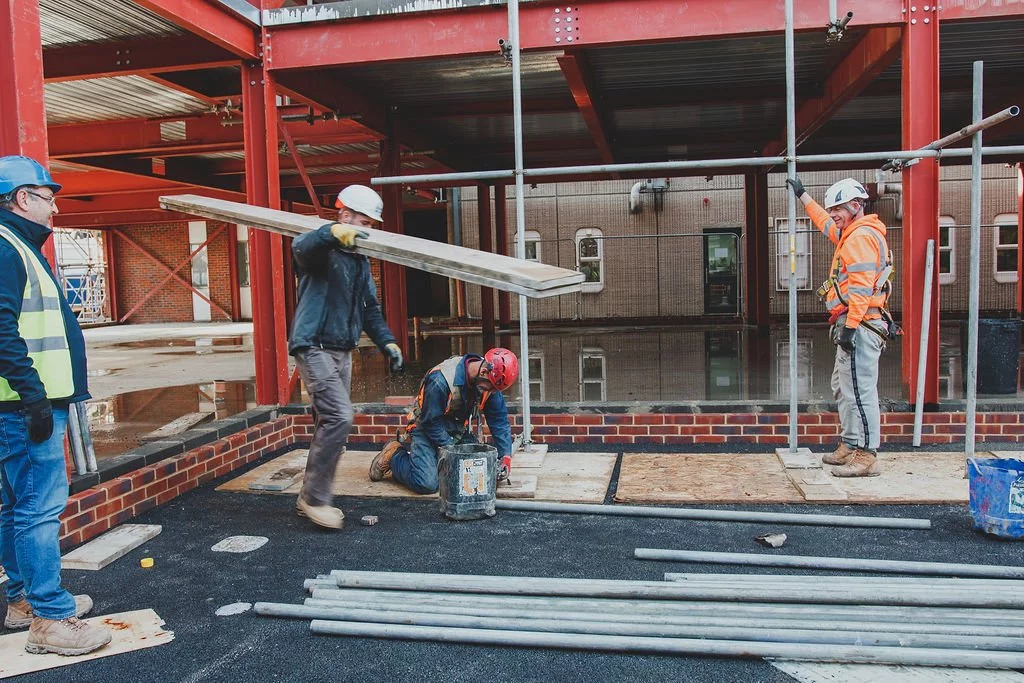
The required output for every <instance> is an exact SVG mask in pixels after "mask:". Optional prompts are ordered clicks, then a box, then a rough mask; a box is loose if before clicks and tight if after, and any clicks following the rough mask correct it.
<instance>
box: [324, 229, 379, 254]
mask: <svg viewBox="0 0 1024 683" xmlns="http://www.w3.org/2000/svg"><path fill="white" fill-rule="evenodd" d="M327 225H329V226H331V234H332V235H333V236H334V239H336V240H338V243H339V244H340V245H341V248H342V249H355V248H356V238H359V239H366V238H367V237H369V236H370V234H369V233H368V232H365V231H363V230H360V229H359V228H357V227H355V226H353V225H348V224H346V223H328V224H327Z"/></svg>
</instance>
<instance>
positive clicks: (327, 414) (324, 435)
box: [295, 348, 352, 505]
mask: <svg viewBox="0 0 1024 683" xmlns="http://www.w3.org/2000/svg"><path fill="white" fill-rule="evenodd" d="M295 364H296V365H297V366H298V368H299V373H300V374H301V375H302V382H303V383H304V384H305V385H306V391H307V392H309V395H310V396H311V397H312V399H313V408H314V409H315V410H316V416H315V418H314V420H315V421H314V424H313V439H312V441H311V442H310V444H309V457H308V458H307V459H306V474H305V476H304V477H303V479H302V491H300V492H299V495H300V496H302V498H303V500H305V501H306V502H307V503H309V504H310V505H330V504H331V502H332V500H333V496H332V495H331V484H332V483H333V481H334V471H335V470H336V469H337V467H338V459H339V458H340V457H341V454H342V453H343V452H344V450H345V443H346V442H347V441H348V435H349V432H351V431H352V394H351V387H352V352H351V351H335V350H331V349H320V348H309V349H303V350H301V351H298V352H297V353H296V354H295Z"/></svg>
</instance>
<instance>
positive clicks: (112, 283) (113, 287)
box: [103, 230, 121, 320]
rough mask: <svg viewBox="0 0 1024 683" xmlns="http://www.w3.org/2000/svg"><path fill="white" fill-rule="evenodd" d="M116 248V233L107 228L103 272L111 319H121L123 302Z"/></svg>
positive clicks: (108, 312)
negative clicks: (118, 284)
mask: <svg viewBox="0 0 1024 683" xmlns="http://www.w3.org/2000/svg"><path fill="white" fill-rule="evenodd" d="M115 251H116V250H115V249H114V233H113V232H111V231H109V230H105V231H104V232H103V258H104V261H106V263H105V264H104V265H103V274H104V277H105V279H106V282H107V315H108V316H109V317H110V319H111V320H120V319H121V303H120V300H119V297H120V294H119V293H118V291H117V289H118V287H117V283H118V277H117V268H116V267H115V265H116V260H117V255H116V253H115Z"/></svg>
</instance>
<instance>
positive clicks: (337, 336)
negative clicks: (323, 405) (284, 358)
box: [288, 224, 395, 355]
mask: <svg viewBox="0 0 1024 683" xmlns="http://www.w3.org/2000/svg"><path fill="white" fill-rule="evenodd" d="M292 255H293V256H294V257H295V270H296V272H297V273H298V275H299V302H298V304H297V305H296V306H295V319H294V320H293V321H292V333H291V337H290V339H289V340H288V352H289V353H291V354H292V355H295V353H296V352H297V351H301V350H302V349H307V348H309V347H311V346H316V347H318V348H324V349H336V350H340V351H350V350H352V349H354V348H355V347H356V346H357V345H358V344H359V335H360V334H361V333H362V332H363V331H364V330H365V331H366V334H368V335H369V337H370V339H372V340H373V343H374V344H376V345H377V346H378V348H380V349H381V351H383V350H384V347H385V346H386V345H388V344H391V343H394V342H395V336H394V335H393V334H391V330H390V329H388V326H387V323H386V322H384V316H383V315H382V314H381V311H380V302H378V301H377V289H376V287H375V286H374V284H373V278H372V277H371V276H370V262H369V260H367V258H366V257H365V256H360V255H359V254H354V253H352V252H348V251H345V250H343V249H342V248H341V246H340V245H339V244H338V240H336V239H334V236H333V235H332V234H331V228H330V224H327V225H324V226H322V227H320V228H319V229H317V230H314V231H313V232H307V233H306V234H304V235H302V236H300V237H296V238H295V241H294V242H292Z"/></svg>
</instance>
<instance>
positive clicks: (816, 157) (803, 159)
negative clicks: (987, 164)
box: [370, 107, 1024, 186]
mask: <svg viewBox="0 0 1024 683" xmlns="http://www.w3.org/2000/svg"><path fill="white" fill-rule="evenodd" d="M1010 109H1011V110H1012V109H1014V108H1013V107H1010ZM993 118H995V117H993ZM1005 120H1006V119H1000V120H994V121H992V123H991V125H995V124H997V123H1001V122H1002V121H1005ZM981 154H982V156H992V155H1005V156H1020V155H1021V154H1024V145H1003V146H995V147H982V148H981ZM969 156H971V150H970V149H968V148H960V147H954V148H953V149H916V150H891V151H887V152H842V153H837V154H806V155H798V156H796V157H794V161H796V162H799V163H801V164H828V163H845V162H856V163H859V162H875V161H891V160H893V159H944V158H951V159H952V158H959V157H969ZM788 161H789V157H784V156H782V157H736V158H729V159H693V160H690V161H651V162H645V163H635V164H594V165H590V166H548V167H544V168H524V169H522V173H521V175H523V176H524V177H525V176H529V177H531V178H544V177H551V176H564V175H597V174H601V173H605V174H608V173H647V172H655V173H656V172H663V171H669V172H670V171H687V170H693V169H714V168H730V169H732V168H735V169H741V168H754V167H760V166H778V165H779V164H782V163H785V162H788ZM514 175H516V171H515V170H514V169H505V170H499V171H466V172H459V173H425V174H422V175H402V176H384V177H380V178H372V179H371V180H370V184H371V185H399V184H403V185H408V184H414V185H430V184H434V183H452V182H464V183H465V185H467V186H469V185H473V184H475V183H476V182H477V181H480V180H500V179H503V178H511V177H513V176H514Z"/></svg>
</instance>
